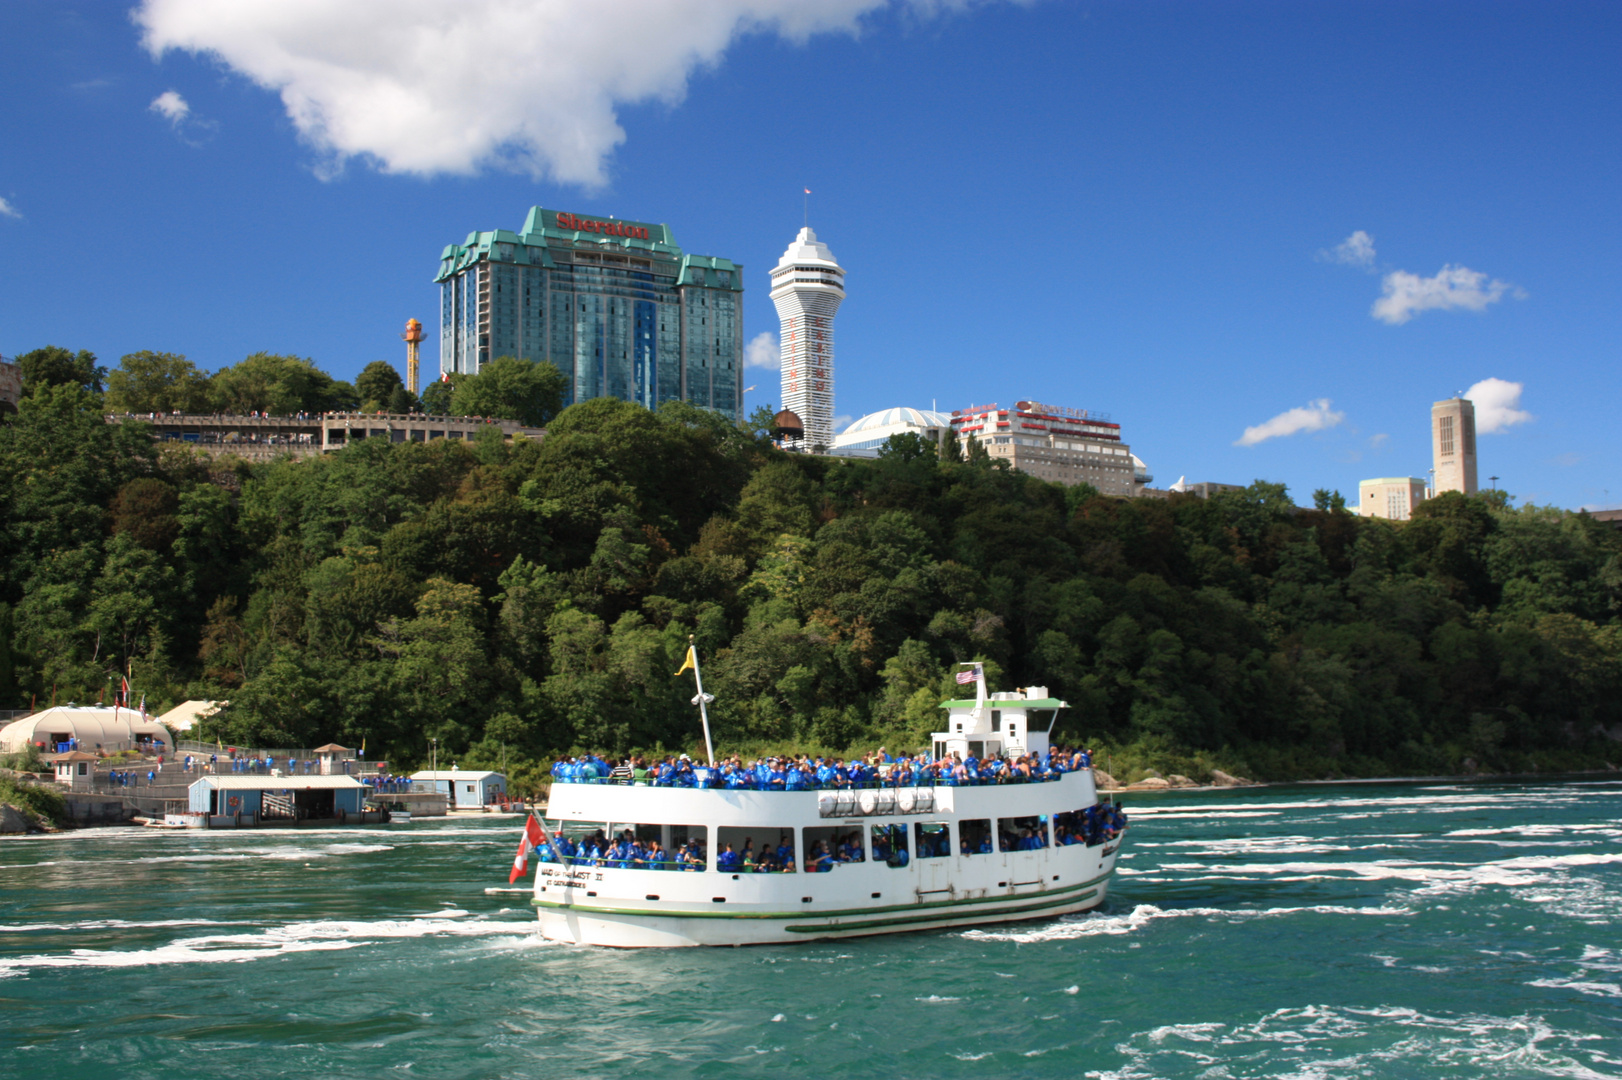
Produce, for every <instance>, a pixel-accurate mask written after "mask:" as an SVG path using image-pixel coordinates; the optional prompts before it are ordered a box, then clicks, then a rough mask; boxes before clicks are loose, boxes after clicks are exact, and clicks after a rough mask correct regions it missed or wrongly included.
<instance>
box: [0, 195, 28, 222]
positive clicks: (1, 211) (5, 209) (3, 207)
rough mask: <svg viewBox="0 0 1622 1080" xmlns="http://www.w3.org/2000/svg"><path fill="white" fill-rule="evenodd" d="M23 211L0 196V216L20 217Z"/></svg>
mask: <svg viewBox="0 0 1622 1080" xmlns="http://www.w3.org/2000/svg"><path fill="white" fill-rule="evenodd" d="M22 216H23V212H22V211H21V210H19V209H17V208H16V207H15V206H12V205H11V203H9V202H7V201H6V200H5V199H4V198H3V197H0V217H10V218H21V217H22Z"/></svg>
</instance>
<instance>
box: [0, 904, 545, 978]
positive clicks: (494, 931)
mask: <svg viewBox="0 0 1622 1080" xmlns="http://www.w3.org/2000/svg"><path fill="white" fill-rule="evenodd" d="M467 914H468V913H467V912H465V911H461V910H450V911H445V912H440V913H434V914H431V915H418V916H408V917H406V918H403V919H379V920H371V921H359V920H355V921H351V920H337V919H323V920H314V921H310V922H296V923H290V924H288V925H286V926H274V927H266V928H264V929H262V930H257V931H254V932H251V933H240V934H210V935H206V936H201V937H191V938H181V939H179V940H177V941H173V942H170V943H169V944H167V945H158V946H154V947H153V948H149V949H72V950H70V951H68V952H65V953H47V954H43V955H38V956H20V957H15V958H10V959H0V978H4V977H6V976H11V975H18V974H21V973H22V972H25V971H27V970H29V969H31V968H129V967H145V966H158V965H169V964H233V963H244V962H247V961H252V960H266V959H271V958H274V957H278V956H288V955H291V954H294V953H304V952H330V951H338V950H343V949H354V948H358V947H360V946H364V945H368V944H374V943H377V942H382V941H389V940H401V939H410V938H426V937H450V938H528V939H534V940H538V939H536V935H535V925H534V923H533V922H532V921H530V920H529V919H523V920H511V919H489V918H481V919H475V918H468V917H467ZM148 925H152V924H148ZM39 926H40V927H41V928H45V926H46V924H39ZM11 929H20V928H19V927H13V928H11Z"/></svg>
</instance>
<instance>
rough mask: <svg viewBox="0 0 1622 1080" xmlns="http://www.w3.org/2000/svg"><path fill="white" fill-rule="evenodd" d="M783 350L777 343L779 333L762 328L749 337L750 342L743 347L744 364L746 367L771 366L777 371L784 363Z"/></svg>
mask: <svg viewBox="0 0 1622 1080" xmlns="http://www.w3.org/2000/svg"><path fill="white" fill-rule="evenodd" d="M782 359H783V354H782V350H781V349H780V348H779V346H778V344H777V335H776V334H774V333H772V332H771V331H770V330H762V331H761V332H760V333H758V334H756V335H755V336H754V337H752V338H750V339H749V344H747V345H745V346H744V347H743V366H744V367H746V368H752V367H758V368H770V369H771V370H772V371H777V370H778V369H779V367H780V366H781V364H782Z"/></svg>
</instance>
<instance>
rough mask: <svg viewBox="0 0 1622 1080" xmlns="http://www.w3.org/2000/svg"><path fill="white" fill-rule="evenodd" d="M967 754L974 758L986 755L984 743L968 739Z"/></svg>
mask: <svg viewBox="0 0 1622 1080" xmlns="http://www.w3.org/2000/svg"><path fill="white" fill-rule="evenodd" d="M969 756H970V757H972V758H976V759H978V758H983V757H985V756H986V744H985V743H983V742H975V741H974V740H973V739H970V740H969Z"/></svg>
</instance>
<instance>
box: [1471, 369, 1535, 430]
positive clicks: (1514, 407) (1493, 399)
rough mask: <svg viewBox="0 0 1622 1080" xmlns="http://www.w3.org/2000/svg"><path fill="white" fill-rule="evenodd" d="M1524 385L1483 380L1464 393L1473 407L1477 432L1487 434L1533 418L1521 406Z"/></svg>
mask: <svg viewBox="0 0 1622 1080" xmlns="http://www.w3.org/2000/svg"><path fill="white" fill-rule="evenodd" d="M1522 389H1524V385H1523V384H1522V383H1518V382H1509V381H1507V380H1505V379H1482V380H1481V381H1480V382H1478V383H1476V384H1475V385H1474V386H1472V387H1470V389H1468V390H1466V391H1465V392H1464V396H1465V397H1466V398H1468V399H1469V400H1470V401H1471V402H1472V403H1473V404H1474V405H1475V407H1476V431H1477V432H1478V433H1479V434H1482V435H1490V434H1492V433H1493V432H1495V431H1503V430H1504V429H1505V428H1507V427H1511V426H1513V425H1515V424H1524V423H1526V422H1527V421H1528V420H1532V419H1535V417H1533V415H1532V414H1531V413H1529V412H1526V411H1525V410H1523V409H1522V408H1521V390H1522Z"/></svg>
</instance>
